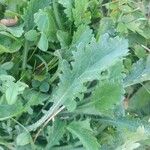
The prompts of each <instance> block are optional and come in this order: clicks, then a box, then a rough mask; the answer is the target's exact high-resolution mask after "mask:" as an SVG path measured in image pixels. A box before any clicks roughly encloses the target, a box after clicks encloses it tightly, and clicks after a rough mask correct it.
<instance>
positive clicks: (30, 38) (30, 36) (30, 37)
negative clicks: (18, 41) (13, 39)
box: [24, 30, 39, 41]
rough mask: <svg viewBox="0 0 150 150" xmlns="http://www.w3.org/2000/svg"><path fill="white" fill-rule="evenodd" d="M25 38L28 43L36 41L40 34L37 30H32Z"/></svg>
mask: <svg viewBox="0 0 150 150" xmlns="http://www.w3.org/2000/svg"><path fill="white" fill-rule="evenodd" d="M24 36H25V38H26V39H27V40H28V41H36V40H37V38H38V36H39V34H38V32H37V31H36V30H30V31H28V32H26V33H25V35H24Z"/></svg>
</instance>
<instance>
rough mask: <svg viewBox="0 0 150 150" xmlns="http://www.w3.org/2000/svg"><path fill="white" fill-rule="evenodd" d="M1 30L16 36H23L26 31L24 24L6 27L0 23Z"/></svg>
mask: <svg viewBox="0 0 150 150" xmlns="http://www.w3.org/2000/svg"><path fill="white" fill-rule="evenodd" d="M0 31H7V32H9V33H11V34H12V35H13V36H14V37H21V36H22V34H23V32H24V30H23V25H19V26H15V27H6V26H4V25H0Z"/></svg>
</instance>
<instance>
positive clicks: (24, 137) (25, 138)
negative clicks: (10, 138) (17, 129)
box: [16, 132, 30, 146]
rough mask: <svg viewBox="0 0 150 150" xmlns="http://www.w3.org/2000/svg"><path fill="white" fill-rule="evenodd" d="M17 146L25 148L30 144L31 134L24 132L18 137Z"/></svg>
mask: <svg viewBox="0 0 150 150" xmlns="http://www.w3.org/2000/svg"><path fill="white" fill-rule="evenodd" d="M16 142H17V145H20V146H23V145H27V144H29V143H30V134H29V133H27V132H23V133H21V134H19V135H18V136H17V139H16Z"/></svg>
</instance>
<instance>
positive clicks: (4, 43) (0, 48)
mask: <svg viewBox="0 0 150 150" xmlns="http://www.w3.org/2000/svg"><path fill="white" fill-rule="evenodd" d="M0 38H1V40H0V54H2V53H14V52H17V51H18V50H19V49H20V48H21V46H22V42H21V41H19V40H17V39H13V37H10V36H9V34H7V33H6V32H0Z"/></svg>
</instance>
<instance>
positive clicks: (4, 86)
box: [0, 75, 28, 105]
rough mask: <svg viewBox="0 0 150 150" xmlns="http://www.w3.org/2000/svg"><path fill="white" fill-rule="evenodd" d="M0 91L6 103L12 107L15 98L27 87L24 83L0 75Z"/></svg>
mask: <svg viewBox="0 0 150 150" xmlns="http://www.w3.org/2000/svg"><path fill="white" fill-rule="evenodd" d="M0 81H1V86H0V91H1V92H2V93H3V94H5V96H6V100H7V103H8V104H9V105H12V104H14V103H15V102H16V100H17V96H18V95H19V94H22V93H23V91H24V89H25V88H26V87H28V86H27V85H26V84H25V83H23V82H20V81H17V82H16V83H15V82H14V81H15V79H14V78H13V77H12V76H9V75H0Z"/></svg>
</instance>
